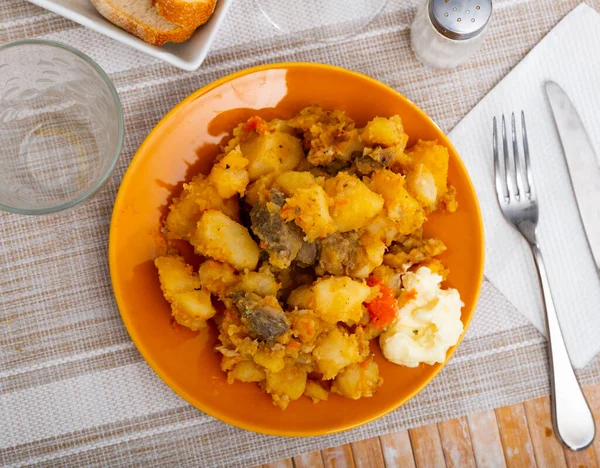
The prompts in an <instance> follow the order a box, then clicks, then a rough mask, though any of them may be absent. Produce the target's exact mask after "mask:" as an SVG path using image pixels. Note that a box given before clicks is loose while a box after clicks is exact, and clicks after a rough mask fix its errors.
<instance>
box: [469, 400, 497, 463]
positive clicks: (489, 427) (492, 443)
mask: <svg viewBox="0 0 600 468" xmlns="http://www.w3.org/2000/svg"><path fill="white" fill-rule="evenodd" d="M467 421H468V422H469V430H470V433H471V444H472V445H473V453H474V455H475V460H476V462H477V466H478V467H479V468H496V467H497V468H504V467H506V463H505V461H504V451H503V450H502V441H501V440H500V432H499V431H498V420H497V419H496V413H494V410H490V411H482V412H481V413H477V414H472V415H470V416H468V417H467Z"/></svg>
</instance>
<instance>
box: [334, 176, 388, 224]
mask: <svg viewBox="0 0 600 468" xmlns="http://www.w3.org/2000/svg"><path fill="white" fill-rule="evenodd" d="M325 191H326V192H327V195H329V196H330V197H331V198H332V199H333V206H332V207H331V209H330V210H329V212H330V214H331V217H332V218H333V220H334V221H335V224H336V225H337V229H338V231H339V232H348V231H358V230H359V229H360V228H362V227H363V226H365V225H366V224H367V223H368V222H369V221H370V220H371V219H372V218H374V217H375V216H376V215H377V214H378V213H379V212H380V211H381V210H382V209H383V197H382V196H381V195H378V194H377V193H375V192H372V191H371V190H369V187H367V186H366V185H365V184H364V183H363V182H362V181H361V180H360V179H358V178H357V177H355V176H352V175H349V174H346V173H344V172H340V173H339V174H338V175H336V176H335V177H334V178H332V179H329V180H327V181H326V182H325Z"/></svg>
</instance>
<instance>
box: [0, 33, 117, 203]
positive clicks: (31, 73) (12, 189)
mask: <svg viewBox="0 0 600 468" xmlns="http://www.w3.org/2000/svg"><path fill="white" fill-rule="evenodd" d="M122 145H123V113H122V110H121V102H120V100H119V96H118V95H117V92H116V90H115V88H114V86H113V84H112V83H111V81H110V79H109V78H108V76H107V75H106V73H104V71H102V69H101V68H100V67H99V66H98V65H97V64H96V63H95V62H94V61H92V60H91V59H90V58H89V57H87V56H86V55H84V54H82V53H81V52H79V51H77V50H75V49H72V48H71V47H68V46H66V45H64V44H60V43H57V42H51V41H41V40H23V41H19V42H14V43H11V44H7V45H4V46H2V47H0V209H2V210H5V211H10V212H13V213H20V214H46V213H53V212H56V211H60V210H64V209H67V208H70V207H72V206H75V205H76V204H77V203H79V202H81V201H82V200H84V199H85V198H87V197H89V196H90V195H92V194H93V193H94V192H96V191H97V190H98V189H99V188H100V187H101V186H102V184H103V183H104V182H106V180H107V179H108V178H109V176H110V174H111V172H112V170H113V169H114V167H115V165H116V163H117V159H118V157H119V153H120V151H121V147H122Z"/></svg>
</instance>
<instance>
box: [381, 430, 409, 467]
mask: <svg viewBox="0 0 600 468" xmlns="http://www.w3.org/2000/svg"><path fill="white" fill-rule="evenodd" d="M379 440H380V441H381V450H382V451H383V459H384V460H385V466H389V467H395V466H399V467H403V468H415V457H414V456H413V451H412V447H411V445H410V437H409V435H408V431H400V432H396V433H394V434H386V435H382V436H380V437H379Z"/></svg>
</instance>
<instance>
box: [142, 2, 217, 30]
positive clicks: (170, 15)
mask: <svg viewBox="0 0 600 468" xmlns="http://www.w3.org/2000/svg"><path fill="white" fill-rule="evenodd" d="M153 3H154V6H155V7H156V11H158V14H159V15H161V16H162V17H163V18H165V19H167V20H169V21H171V22H172V23H175V24H178V25H179V26H181V27H182V28H185V29H196V28H197V27H198V26H200V25H201V24H204V23H206V22H207V21H208V20H209V19H210V17H211V16H212V14H213V11H215V5H216V4H217V0H153Z"/></svg>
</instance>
